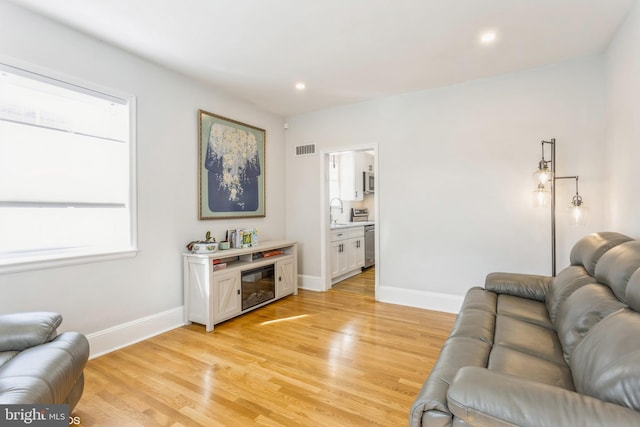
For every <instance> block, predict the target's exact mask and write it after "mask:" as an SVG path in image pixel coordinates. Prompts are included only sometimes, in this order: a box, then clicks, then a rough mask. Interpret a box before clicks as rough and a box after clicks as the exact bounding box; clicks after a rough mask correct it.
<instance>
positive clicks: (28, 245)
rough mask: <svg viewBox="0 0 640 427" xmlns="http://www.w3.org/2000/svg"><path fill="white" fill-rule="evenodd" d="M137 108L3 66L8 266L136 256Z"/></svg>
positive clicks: (0, 194)
mask: <svg viewBox="0 0 640 427" xmlns="http://www.w3.org/2000/svg"><path fill="white" fill-rule="evenodd" d="M133 101H134V99H133V97H122V96H114V95H110V94H107V93H104V91H99V90H95V89H91V88H87V87H85V85H83V86H80V85H75V84H73V83H70V82H68V81H62V80H60V79H55V78H51V77H47V76H44V75H42V74H37V73H33V72H30V71H27V70H24V69H21V68H16V67H12V66H10V65H7V64H0V267H1V266H3V265H11V264H16V263H22V262H34V261H38V260H50V259H59V258H65V257H78V256H88V255H97V254H109V253H116V252H124V251H131V250H134V249H135V244H136V243H135V222H134V219H135V206H134V201H135V197H134V195H135V182H134V177H135V173H134V172H135V171H134V166H135V161H134V160H135V157H134V152H135V150H134V149H133V148H134V141H133V137H132V135H133V131H132V129H133V128H134V126H133V120H134V118H133V117H134V116H133V112H134V109H133V105H132V104H133Z"/></svg>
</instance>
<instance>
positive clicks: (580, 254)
mask: <svg viewBox="0 0 640 427" xmlns="http://www.w3.org/2000/svg"><path fill="white" fill-rule="evenodd" d="M630 240H633V239H631V237H628V236H625V235H624V234H620V233H615V232H610V231H607V232H600V233H593V234H590V235H588V236H585V237H583V238H582V239H580V240H578V242H577V243H576V244H575V245H574V246H573V248H572V249H571V254H570V256H569V258H570V260H571V265H581V266H583V267H584V268H585V269H586V270H587V272H588V273H589V274H590V275H592V276H593V275H594V274H595V271H596V264H597V263H598V261H599V260H600V257H601V256H602V255H603V254H604V253H605V252H607V251H608V250H609V249H611V248H613V247H615V246H618V245H620V244H622V243H625V242H628V241H630Z"/></svg>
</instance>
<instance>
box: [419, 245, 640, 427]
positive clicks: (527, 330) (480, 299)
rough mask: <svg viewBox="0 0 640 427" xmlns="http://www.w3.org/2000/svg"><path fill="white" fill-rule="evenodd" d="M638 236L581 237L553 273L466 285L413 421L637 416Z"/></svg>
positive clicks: (538, 423)
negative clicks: (566, 261) (563, 265)
mask: <svg viewBox="0 0 640 427" xmlns="http://www.w3.org/2000/svg"><path fill="white" fill-rule="evenodd" d="M638 311H640V240H633V239H631V238H629V237H627V236H624V235H622V234H618V233H611V232H605V233H597V234H592V235H589V236H587V237H585V238H583V239H581V240H580V241H579V242H578V243H576V245H575V246H574V247H573V249H572V251H571V266H569V267H567V268H566V269H564V270H562V271H561V272H560V273H559V274H558V275H557V276H556V277H555V278H551V277H546V276H534V275H524V274H512V273H492V274H489V275H488V276H487V278H486V282H485V288H480V287H476V288H472V289H470V290H469V292H468V293H467V295H466V297H465V300H464V303H463V305H462V308H461V310H460V313H459V314H458V317H457V318H456V322H455V324H454V327H453V329H452V331H451V334H450V336H449V338H448V339H447V341H446V343H445V344H444V346H443V348H442V350H441V353H440V356H439V358H438V361H437V362H436V364H435V366H434V368H433V370H432V371H431V374H430V375H429V377H428V378H427V380H426V382H425V383H424V385H423V387H422V390H421V391H420V393H419V395H418V397H417V399H416V400H415V402H414V404H413V407H412V408H411V413H410V416H409V424H410V425H411V426H468V425H473V426H530V427H543V426H550V427H551V426H553V427H558V426H581V427H585V426H586V427H589V426H607V427H611V426H636V427H637V426H640V412H639V411H640V313H639V312H638Z"/></svg>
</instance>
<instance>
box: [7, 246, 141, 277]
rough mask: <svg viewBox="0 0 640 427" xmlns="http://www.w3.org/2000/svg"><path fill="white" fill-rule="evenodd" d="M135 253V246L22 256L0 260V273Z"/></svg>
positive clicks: (118, 257) (136, 251)
mask: <svg viewBox="0 0 640 427" xmlns="http://www.w3.org/2000/svg"><path fill="white" fill-rule="evenodd" d="M137 253H138V249H137V248H136V249H125V250H119V251H112V252H102V253H93V254H88V253H84V254H56V255H47V256H34V257H24V258H19V259H17V258H16V259H2V260H0V274H8V273H18V272H22V271H32V270H42V269H47V268H56V267H65V266H70V265H78V264H87V263H92V262H100V261H111V260H116V259H123V258H133V257H135V256H136V255H137Z"/></svg>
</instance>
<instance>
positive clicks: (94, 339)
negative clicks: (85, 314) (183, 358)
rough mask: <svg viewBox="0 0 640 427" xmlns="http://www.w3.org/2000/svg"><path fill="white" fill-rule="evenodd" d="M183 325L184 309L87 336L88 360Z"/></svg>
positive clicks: (177, 309) (166, 312)
mask: <svg viewBox="0 0 640 427" xmlns="http://www.w3.org/2000/svg"><path fill="white" fill-rule="evenodd" d="M182 325H184V307H182V306H181V307H176V308H173V309H171V310H167V311H163V312H161V313H157V314H153V315H151V316H147V317H143V318H141V319H137V320H133V321H131V322H127V323H123V324H120V325H116V326H114V327H111V328H109V329H105V330H102V331H99V332H95V333H92V334H88V335H87V339H88V340H89V345H90V348H91V353H90V355H89V358H90V359H93V358H94V357H98V356H102V355H103V354H107V353H110V352H112V351H114V350H117V349H119V348H123V347H126V346H129V345H131V344H135V343H137V342H140V341H143V340H145V339H147V338H151V337H153V336H155V335H159V334H161V333H163V332H167V331H170V330H171V329H175V328H177V327H180V326H182Z"/></svg>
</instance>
